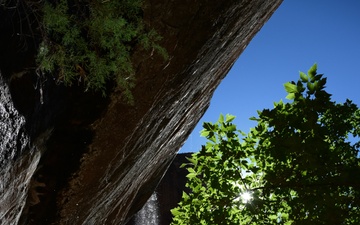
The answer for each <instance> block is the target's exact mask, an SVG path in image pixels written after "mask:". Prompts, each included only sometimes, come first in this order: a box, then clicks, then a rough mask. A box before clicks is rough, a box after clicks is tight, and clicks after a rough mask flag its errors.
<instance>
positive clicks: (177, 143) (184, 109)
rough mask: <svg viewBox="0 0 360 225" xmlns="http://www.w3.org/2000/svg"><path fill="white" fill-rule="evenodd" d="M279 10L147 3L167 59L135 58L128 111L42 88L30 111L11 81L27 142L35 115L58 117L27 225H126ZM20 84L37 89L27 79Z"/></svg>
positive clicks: (186, 0) (251, 1)
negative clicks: (53, 113) (236, 64)
mask: <svg viewBox="0 0 360 225" xmlns="http://www.w3.org/2000/svg"><path fill="white" fill-rule="evenodd" d="M281 2H282V1H281V0H272V1H270V0H267V1H264V0H221V1H213V0H147V1H146V7H145V9H144V17H145V21H146V24H148V25H149V26H150V27H153V28H154V29H155V30H157V31H158V33H159V34H160V35H161V36H162V37H163V40H162V41H161V43H160V44H161V45H162V46H164V47H165V48H166V49H167V51H168V54H169V59H168V60H165V61H164V60H163V59H162V58H161V56H158V55H157V54H152V53H151V52H150V53H149V52H145V51H143V50H141V49H138V50H136V51H135V52H134V54H133V58H132V60H133V63H134V67H135V70H136V78H137V81H136V87H135V88H134V89H133V94H134V98H135V103H134V105H133V106H129V105H126V104H124V102H123V100H122V97H121V92H120V91H119V90H116V89H115V90H113V91H112V93H111V94H110V95H109V97H108V98H107V99H101V98H99V97H97V96H94V95H92V94H91V93H86V94H83V93H81V92H79V91H78V90H77V89H76V87H75V88H68V89H63V88H58V87H54V88H51V89H50V88H48V89H46V84H51V85H52V82H51V81H48V80H47V81H44V83H42V84H44V85H45V86H44V92H45V93H44V96H40V97H44V99H45V100H46V101H45V104H43V105H41V104H40V105H39V104H38V103H36V104H35V103H34V104H30V103H28V102H27V99H26V96H29V95H28V94H27V95H25V94H23V92H22V90H23V88H22V90H20V88H18V87H19V86H20V84H21V85H27V83H24V82H20V81H18V80H14V81H12V82H11V84H12V87H13V88H12V94H13V98H14V101H17V103H16V105H17V106H18V108H19V109H20V111H21V112H22V113H23V114H24V115H25V118H26V119H27V127H28V130H30V131H31V132H32V133H35V134H36V133H40V131H36V132H35V131H32V129H31V128H32V127H33V124H35V125H36V127H37V129H47V127H46V125H43V124H42V122H41V121H42V120H41V116H39V115H38V114H36V113H35V112H37V111H39V110H40V111H41V112H42V113H43V114H41V115H47V114H46V112H49V111H47V110H46V107H49V108H50V109H54V110H53V111H56V113H57V116H56V117H51V118H52V120H55V122H51V126H53V127H54V132H53V134H52V137H51V138H50V139H49V142H48V145H47V151H46V152H45V154H44V155H43V157H42V159H41V161H40V165H41V168H40V169H39V170H38V172H37V174H36V175H35V176H36V177H37V178H40V180H39V179H35V180H39V181H40V182H42V183H44V184H45V185H46V187H47V190H45V192H46V193H42V195H40V196H39V200H40V203H39V204H37V205H36V206H34V207H30V209H29V212H28V215H26V217H29V219H28V224H50V223H53V224H71V225H76V224H125V223H126V222H127V221H128V220H129V218H131V216H132V215H133V214H134V213H135V212H136V211H138V210H139V209H140V208H141V207H142V205H143V204H144V203H145V202H146V200H147V199H148V198H149V197H150V195H151V194H152V192H153V190H154V189H155V187H156V186H157V184H158V183H159V181H160V179H161V177H162V176H163V174H164V173H165V171H166V169H167V168H168V167H169V165H170V163H171V162H172V160H173V159H174V157H175V155H176V153H177V151H178V150H179V148H180V147H181V146H182V144H183V143H184V141H185V140H186V138H187V137H188V135H189V134H190V132H191V131H192V129H193V128H194V127H195V125H196V124H197V122H198V121H199V119H200V118H201V116H202V115H203V114H204V112H205V111H206V109H207V108H208V106H209V102H210V99H211V97H212V94H213V92H214V90H215V89H216V87H217V86H218V85H219V83H220V82H221V80H222V79H223V78H224V77H225V75H226V74H227V73H228V71H229V70H230V68H231V66H232V65H233V63H234V62H235V60H236V59H237V58H238V57H239V55H240V54H241V52H242V51H243V50H244V49H245V47H246V46H247V44H249V42H250V40H251V39H252V38H253V37H254V35H255V34H256V33H257V32H258V31H259V29H260V28H261V27H262V26H263V25H264V23H265V22H266V21H267V20H268V19H269V18H270V16H271V15H272V13H273V12H274V11H275V10H276V8H277V7H278V6H279V5H280V3H281ZM0 28H1V26H0ZM10 36H11V35H10ZM10 36H9V37H10ZM2 55H3V54H2ZM15 58H16V57H15ZM7 73H11V71H10V69H8V68H7ZM27 77H33V78H35V80H36V74H34V73H33V74H32V75H29V76H27ZM23 79H28V78H20V80H23ZM37 79H38V78H37ZM32 85H33V84H32V83H31V82H30V85H29V86H30V87H31V86H32ZM46 90H48V92H46ZM30 92H31V91H30ZM50 92H51V93H52V94H53V95H52V97H51V99H49V98H50V97H49V96H46V94H47V93H50ZM36 93H38V91H37V92H36ZM32 96H38V95H35V94H34V95H32ZM37 100H38V98H34V99H32V101H37ZM51 102H52V103H54V102H59V104H57V105H56V106H54V105H52V104H50V103H51ZM24 105H26V107H24ZM35 106H36V107H37V108H36V109H37V110H29V108H31V107H35ZM55 109H56V110H55ZM35 125H34V126H35ZM32 133H31V134H32ZM71 174H72V175H71ZM24 217H25V216H24Z"/></svg>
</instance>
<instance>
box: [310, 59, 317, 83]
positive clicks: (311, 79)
mask: <svg viewBox="0 0 360 225" xmlns="http://www.w3.org/2000/svg"><path fill="white" fill-rule="evenodd" d="M316 70H317V64H316V63H315V64H314V65H313V66H312V67H311V68H310V69H309V70H308V76H309V78H310V81H312V82H313V81H314V78H315V75H316Z"/></svg>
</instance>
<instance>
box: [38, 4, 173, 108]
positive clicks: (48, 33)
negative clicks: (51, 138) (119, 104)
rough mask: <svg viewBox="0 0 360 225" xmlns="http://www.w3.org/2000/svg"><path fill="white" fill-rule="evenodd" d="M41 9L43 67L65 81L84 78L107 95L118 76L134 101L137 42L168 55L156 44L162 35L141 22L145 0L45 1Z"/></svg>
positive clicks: (121, 86)
mask: <svg viewBox="0 0 360 225" xmlns="http://www.w3.org/2000/svg"><path fill="white" fill-rule="evenodd" d="M43 12H44V19H43V27H44V39H43V42H42V43H41V45H40V48H39V53H38V57H37V61H38V64H39V69H40V70H41V71H43V72H47V73H55V74H56V78H57V80H58V81H59V82H63V83H64V84H65V85H68V86H70V85H73V84H74V83H76V82H78V83H83V84H84V85H85V88H86V90H88V89H89V90H95V91H101V92H102V93H103V94H104V93H105V89H106V83H107V82H108V81H116V83H117V84H118V87H119V88H120V89H121V90H122V91H123V93H124V96H125V97H126V98H127V100H128V101H130V102H131V101H132V95H131V88H132V87H133V86H134V82H135V77H134V70H133V67H132V63H131V54H132V51H133V49H134V47H135V46H136V45H141V46H142V47H143V48H145V49H146V50H150V49H155V50H157V52H159V53H161V54H162V55H163V56H164V57H166V52H165V50H164V49H163V48H162V47H160V46H159V45H158V44H157V42H158V41H159V40H160V37H159V35H158V34H157V33H156V32H155V31H154V30H147V28H146V27H145V25H144V23H143V19H142V0H119V1H114V0H110V1H100V0H84V1H73V0H57V1H55V3H54V2H50V1H45V4H44V8H43Z"/></svg>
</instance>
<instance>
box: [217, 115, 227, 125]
mask: <svg viewBox="0 0 360 225" xmlns="http://www.w3.org/2000/svg"><path fill="white" fill-rule="evenodd" d="M226 116H227V115H226ZM218 121H219V123H223V122H224V115H223V114H220V116H219V120H218Z"/></svg>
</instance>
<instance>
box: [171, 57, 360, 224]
mask: <svg viewBox="0 0 360 225" xmlns="http://www.w3.org/2000/svg"><path fill="white" fill-rule="evenodd" d="M316 69H317V68H316V64H315V65H314V66H312V67H311V68H310V70H309V71H308V73H307V74H305V73H302V72H300V79H299V81H298V82H296V83H295V82H289V83H286V84H285V85H284V86H285V90H286V91H287V93H288V98H289V99H291V100H292V101H291V102H289V103H286V104H285V103H284V102H282V101H280V102H278V103H275V104H274V108H273V109H271V110H270V109H264V110H262V111H258V117H257V118H255V117H253V118H251V119H252V120H255V121H257V123H258V124H257V126H256V127H254V128H252V129H251V130H250V132H249V133H248V134H247V135H245V134H244V133H242V132H241V131H236V127H235V125H234V124H232V123H231V122H229V121H231V120H232V118H234V117H233V116H229V115H228V116H227V117H226V118H225V119H224V117H223V116H220V118H219V120H218V122H217V123H215V124H212V123H204V130H203V131H202V136H205V137H206V138H207V139H208V142H207V143H206V145H205V146H202V148H201V150H200V151H199V152H198V153H194V155H193V156H192V158H191V159H189V161H190V164H189V165H188V166H190V167H189V168H188V171H189V175H188V178H189V180H188V183H187V186H188V187H189V188H190V189H191V190H192V192H191V193H190V194H184V198H183V200H182V202H181V203H180V204H179V206H178V207H177V208H175V209H174V210H172V213H173V215H174V223H173V224H256V225H261V224H359V222H360V221H359V218H360V200H359V199H360V159H359V146H360V141H359V134H360V133H359V131H360V110H359V109H358V107H357V106H356V105H355V104H353V103H352V102H351V101H350V100H346V101H345V102H344V103H343V104H338V103H336V102H334V101H331V98H330V96H331V95H330V94H328V93H327V92H326V91H325V90H324V88H325V84H326V78H323V75H322V74H317V72H316ZM240 137H242V138H241V140H240ZM234 184H235V185H234ZM244 191H246V192H248V193H251V194H252V200H251V201H250V202H247V203H244V202H241V201H239V200H240V199H239V196H241V195H240V194H241V193H243V192H244Z"/></svg>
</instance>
